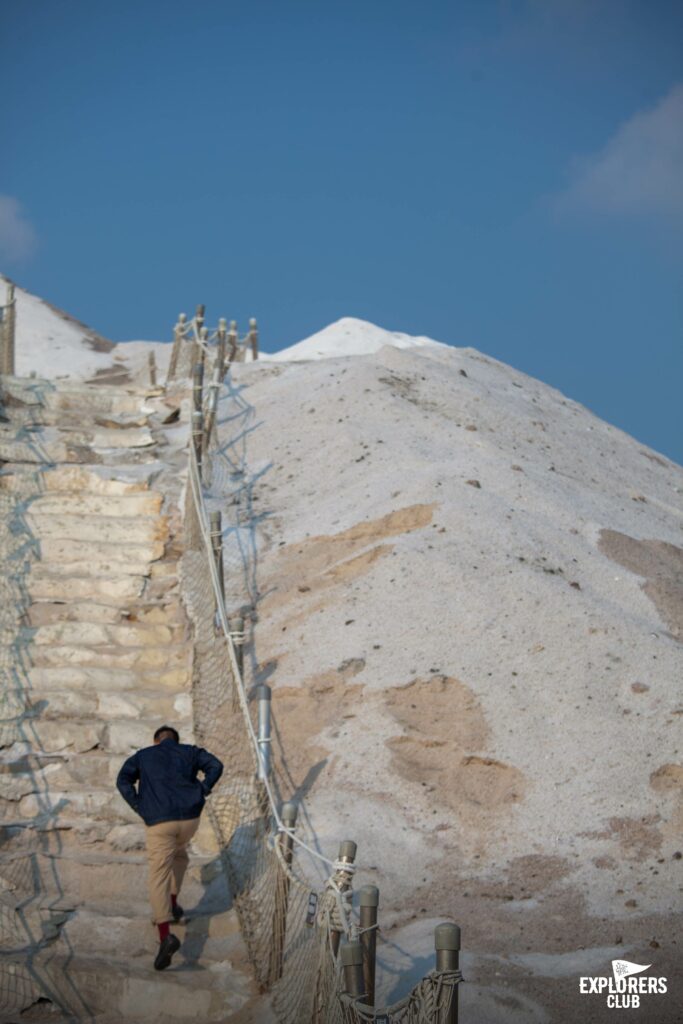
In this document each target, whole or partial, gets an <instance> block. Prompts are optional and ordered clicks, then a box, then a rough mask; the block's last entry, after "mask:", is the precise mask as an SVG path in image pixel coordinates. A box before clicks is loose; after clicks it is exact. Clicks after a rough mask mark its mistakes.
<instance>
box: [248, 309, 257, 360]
mask: <svg viewBox="0 0 683 1024" xmlns="http://www.w3.org/2000/svg"><path fill="white" fill-rule="evenodd" d="M249 343H250V345H251V357H252V359H254V360H256V359H258V328H257V327H256V320H254V318H253V317H252V318H251V320H250V321H249Z"/></svg>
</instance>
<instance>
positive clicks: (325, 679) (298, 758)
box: [273, 658, 365, 787]
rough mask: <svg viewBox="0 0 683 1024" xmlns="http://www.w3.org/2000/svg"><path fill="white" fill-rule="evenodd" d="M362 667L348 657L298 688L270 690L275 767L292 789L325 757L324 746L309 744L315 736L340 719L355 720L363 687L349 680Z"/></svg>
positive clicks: (361, 661) (325, 750) (305, 681)
mask: <svg viewBox="0 0 683 1024" xmlns="http://www.w3.org/2000/svg"><path fill="white" fill-rule="evenodd" d="M364 668H365V660H364V659H363V658H350V659H349V660H348V661H345V662H343V663H342V664H341V665H340V666H339V668H338V669H330V670H328V671H327V672H321V673H320V674H318V675H314V676H309V677H308V678H307V679H304V681H303V683H302V685H301V686H281V687H277V686H276V687H275V688H274V689H273V705H274V707H273V718H274V722H275V726H276V729H277V736H276V739H277V745H276V746H275V745H274V754H275V761H276V767H278V768H279V769H280V771H283V770H284V772H285V773H286V774H287V775H288V776H289V779H290V781H291V783H292V784H293V785H294V786H295V787H298V786H300V785H301V784H302V783H303V781H304V779H305V777H306V774H307V773H308V772H309V771H310V770H311V769H312V768H313V767H314V766H315V765H316V763H318V762H320V761H321V760H324V759H325V758H326V757H327V755H328V754H329V750H327V748H326V747H324V746H323V745H322V744H320V743H318V744H316V743H314V742H313V741H314V739H315V737H316V736H318V735H319V734H320V733H321V732H322V731H323V730H324V729H327V728H329V727H330V726H331V725H334V724H335V723H338V722H340V721H342V720H343V719H344V718H352V717H355V712H356V710H357V709H358V707H359V705H360V704H361V701H362V696H361V691H362V689H363V688H362V686H360V685H359V684H358V683H356V684H352V683H350V682H349V681H350V680H351V679H352V678H353V677H354V676H356V675H358V673H359V672H362V671H363V669H364Z"/></svg>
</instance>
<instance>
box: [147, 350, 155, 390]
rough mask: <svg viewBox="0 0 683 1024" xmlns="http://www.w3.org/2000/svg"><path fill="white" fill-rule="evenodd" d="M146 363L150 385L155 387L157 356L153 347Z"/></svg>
mask: <svg viewBox="0 0 683 1024" xmlns="http://www.w3.org/2000/svg"><path fill="white" fill-rule="evenodd" d="M147 364H148V366H149V383H150V386H151V387H153V388H155V387H156V386H157V358H156V356H155V354H154V349H152V350H151V352H149V354H148V356H147Z"/></svg>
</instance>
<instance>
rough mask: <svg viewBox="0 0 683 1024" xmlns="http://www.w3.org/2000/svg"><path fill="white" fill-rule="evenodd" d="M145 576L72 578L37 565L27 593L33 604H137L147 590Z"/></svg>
mask: <svg viewBox="0 0 683 1024" xmlns="http://www.w3.org/2000/svg"><path fill="white" fill-rule="evenodd" d="M63 568H64V567H63V566H62V567H61V569H62V570H63ZM145 568H146V567H145ZM144 577H145V572H144V571H143V572H140V573H137V574H136V573H130V574H127V575H123V574H117V575H116V576H113V575H111V574H106V573H103V574H101V575H99V576H98V575H96V574H94V573H83V574H81V575H79V574H75V575H73V574H72V575H69V574H68V573H66V572H63V571H62V572H52V571H51V570H50V569H49V568H48V567H46V566H41V565H40V564H37V565H35V566H33V567H32V569H31V574H30V576H29V577H28V578H27V580H26V590H27V591H28V595H29V597H30V598H31V599H32V600H33V601H64V602H65V601H78V600H82V599H87V600H94V601H95V600H96V601H98V602H100V603H102V604H108V603H110V602H111V603H112V604H113V605H115V606H116V607H119V606H120V604H121V602H124V601H134V600H136V599H137V598H139V597H140V596H141V594H142V592H143V590H144V587H145V578H144Z"/></svg>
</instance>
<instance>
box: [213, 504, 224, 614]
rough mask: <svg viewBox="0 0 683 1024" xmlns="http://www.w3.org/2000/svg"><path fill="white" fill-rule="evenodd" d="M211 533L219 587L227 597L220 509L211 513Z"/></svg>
mask: <svg viewBox="0 0 683 1024" xmlns="http://www.w3.org/2000/svg"><path fill="white" fill-rule="evenodd" d="M209 534H210V537H211V550H212V551H213V560H214V562H215V563H216V572H217V573H218V588H219V590H220V592H221V594H222V595H223V597H225V579H224V577H223V516H222V515H221V512H220V511H217V512H210V513H209ZM216 611H218V599H216Z"/></svg>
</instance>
